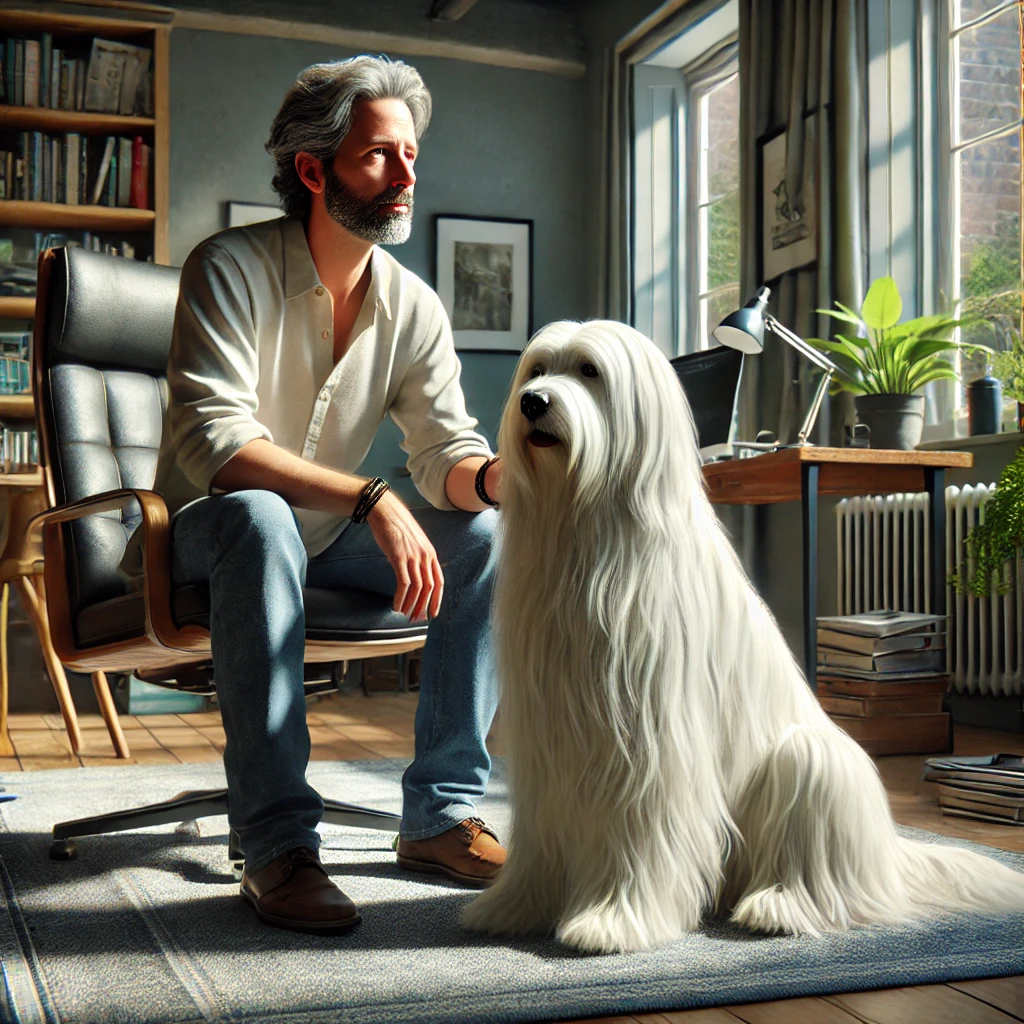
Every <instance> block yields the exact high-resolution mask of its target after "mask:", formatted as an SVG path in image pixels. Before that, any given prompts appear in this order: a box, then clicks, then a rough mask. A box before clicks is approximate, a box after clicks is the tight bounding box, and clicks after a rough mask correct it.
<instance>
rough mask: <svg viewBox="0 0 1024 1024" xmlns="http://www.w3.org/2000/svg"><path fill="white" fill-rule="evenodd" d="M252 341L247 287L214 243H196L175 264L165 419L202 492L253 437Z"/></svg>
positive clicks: (255, 360)
mask: <svg viewBox="0 0 1024 1024" xmlns="http://www.w3.org/2000/svg"><path fill="white" fill-rule="evenodd" d="M258 381H259V349H258V346H257V342H256V331H255V327H254V323H253V313H252V305H251V302H250V297H249V291H248V287H247V286H246V282H245V279H244V278H243V276H242V272H241V270H240V269H239V267H238V265H237V264H236V263H235V261H234V259H233V258H232V257H231V255H230V254H229V253H228V252H227V251H226V250H224V249H223V248H222V247H220V246H218V245H216V244H215V243H207V244H205V245H202V246H200V247H199V248H198V249H196V250H195V251H194V252H193V253H192V255H191V256H189V258H188V260H186V262H185V266H184V267H183V268H182V272H181V289H180V292H179V295H178V305H177V310H176V312H175V317H174V335H173V338H172V341H171V351H170V356H169V359H168V364H167V383H168V387H169V389H170V403H169V406H168V412H167V423H168V428H169V430H170V437H171V442H172V444H173V446H174V449H175V450H176V451H177V461H178V465H179V467H180V468H181V471H182V472H183V473H184V474H185V476H186V477H187V478H188V479H189V481H191V483H193V484H194V485H195V486H196V487H198V488H200V490H202V492H203V493H204V494H209V492H210V486H211V481H212V480H213V478H214V477H215V476H216V475H217V472H218V471H219V470H220V468H221V467H222V466H223V465H224V464H225V463H226V462H227V461H228V460H229V459H230V458H231V457H232V456H233V455H234V454H235V452H237V451H238V449H239V448H241V447H242V446H243V445H246V444H248V443H249V442H250V441H253V440H255V439H256V438H259V437H262V438H266V440H268V441H273V437H272V436H271V433H270V431H269V430H268V429H267V428H266V427H265V426H264V425H263V424H261V423H259V422H257V420H256V417H255V414H256V410H257V406H258V398H257V395H256V387H257V383H258Z"/></svg>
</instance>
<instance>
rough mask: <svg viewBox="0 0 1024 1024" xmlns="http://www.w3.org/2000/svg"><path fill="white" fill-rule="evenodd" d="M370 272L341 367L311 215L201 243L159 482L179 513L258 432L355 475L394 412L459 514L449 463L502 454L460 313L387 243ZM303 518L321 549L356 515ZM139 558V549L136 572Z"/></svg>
mask: <svg viewBox="0 0 1024 1024" xmlns="http://www.w3.org/2000/svg"><path fill="white" fill-rule="evenodd" d="M371 273H372V280H371V282H370V287H369V290H368V291H367V294H366V298H365V300H364V302H363V305H362V308H361V309H360V311H359V314H358V316H357V318H356V321H355V324H354V325H353V327H352V332H351V335H350V339H351V340H350V343H349V346H348V349H347V350H346V352H345V354H344V355H343V356H342V358H341V359H340V360H339V361H338V362H337V363H335V361H334V316H333V307H332V303H331V297H330V295H328V293H327V291H326V289H325V288H324V287H323V285H322V284H321V282H320V278H319V276H318V275H317V271H316V267H315V266H314V264H313V260H312V257H311V256H310V253H309V246H308V245H307V243H306V235H305V230H304V228H303V225H302V222H301V221H299V220H294V219H289V218H284V219H279V220H272V221H267V222H266V223H263V224H254V225H250V226H248V227H242V228H232V229H229V230H227V231H223V232H221V233H220V234H217V235H214V236H213V237H212V238H210V239H207V240H206V241H205V242H202V243H201V244H200V245H199V246H198V247H197V248H196V249H195V250H193V252H192V253H191V254H190V255H189V257H188V259H187V260H186V261H185V266H184V267H183V268H182V272H181V290H180V294H179V297H178V306H177V311H176V314H175V320H174V335H173V339H172V342H171V351H170V356H169V359H168V365H167V383H168V388H169V392H170V396H169V401H168V408H167V416H166V420H165V423H164V432H163V442H162V446H161V451H160V458H159V462H158V466H157V474H156V484H155V489H156V490H157V491H158V492H159V493H160V494H162V495H163V496H164V498H165V499H166V501H167V503H168V506H169V508H170V510H171V512H172V513H174V512H176V511H178V510H180V509H181V508H183V507H184V506H185V505H186V504H188V503H189V502H191V501H193V500H195V499H196V498H199V497H202V496H205V495H208V494H210V493H211V482H212V480H213V478H214V476H216V474H217V472H218V470H219V469H220V468H221V466H223V465H224V464H225V463H226V462H227V461H228V460H229V459H230V458H231V457H232V456H233V455H234V454H235V452H237V451H238V449H239V448H241V447H242V446H243V445H245V444H248V442H250V441H252V440H254V439H255V438H258V437H262V438H266V439H267V440H268V441H271V442H272V443H274V444H276V445H278V446H279V447H281V448H285V449H287V450H288V451H290V452H292V453H293V454H295V455H299V456H301V457H302V458H304V459H309V460H310V461H313V462H317V463H319V464H321V465H324V466H327V467H329V468H331V469H336V470H340V471H341V472H344V473H353V472H354V471H355V470H356V469H357V468H358V466H359V464H360V463H361V462H362V461H363V459H364V458H365V457H366V454H367V452H368V451H369V449H370V445H371V444H372V443H373V438H374V435H375V434H376V432H377V428H378V427H379V426H380V424H381V421H382V420H383V419H384V417H385V415H390V416H391V418H392V419H393V420H394V421H395V423H396V424H397V425H398V427H399V428H400V429H401V431H402V433H403V435H404V440H403V442H402V449H403V450H404V451H405V452H406V453H407V455H408V459H407V466H408V468H409V471H410V473H411V475H412V479H413V482H414V483H415V485H416V488H417V489H418V490H419V492H420V494H422V495H423V497H424V498H426V499H427V500H428V501H429V502H430V503H431V504H432V505H434V506H436V507H437V508H442V509H451V508H453V506H452V505H451V503H450V502H449V501H448V499H447V497H446V496H445V478H446V477H447V475H448V471H449V470H450V469H451V467H452V466H454V465H455V463H457V462H459V461H460V460H462V459H465V458H467V457H469V456H473V455H483V456H489V455H490V454H491V452H490V449H489V447H488V444H487V440H486V439H485V438H484V437H483V436H482V435H480V434H478V433H477V432H476V431H475V430H474V428H475V427H476V425H477V421H476V420H475V419H473V418H472V417H471V416H469V415H468V413H467V412H466V405H465V400H464V398H463V395H462V389H461V387H460V386H459V373H460V369H461V367H460V364H459V361H458V358H457V357H456V355H455V346H454V343H453V341H452V334H451V328H450V326H449V323H448V317H447V316H446V314H445V311H444V308H443V307H442V305H441V302H440V300H439V299H438V297H437V295H436V294H435V292H434V291H433V290H432V289H431V288H429V287H428V286H427V285H426V284H425V283H424V282H423V281H421V280H420V279H419V278H418V277H417V276H416V275H415V274H413V273H411V272H410V271H408V270H406V269H405V268H404V267H402V265H401V264H400V263H398V262H397V260H395V259H394V258H393V257H392V256H391V255H390V254H389V253H387V252H385V251H384V250H383V249H380V248H377V247H374V249H373V253H372V256H371ZM295 514H296V516H297V517H298V519H299V521H300V523H301V524H302V535H303V541H304V543H305V547H306V551H307V553H308V554H309V556H310V557H312V556H314V555H316V554H319V553H320V552H321V551H323V550H324V549H325V548H327V547H328V546H329V545H330V544H331V542H332V541H333V540H334V539H335V538H336V537H337V536H338V535H339V534H340V533H341V531H342V530H343V529H344V528H345V526H346V525H347V523H348V520H347V518H345V517H343V516H341V515H338V514H335V513H331V512H320V511H314V510H311V509H302V508H296V509H295ZM132 546H134V545H132ZM135 564H136V562H135V559H133V558H132V557H131V556H130V555H129V553H126V557H125V560H124V561H123V562H122V567H123V568H124V569H125V571H127V572H129V573H131V572H132V571H133V568H134V566H135ZM134 571H136V572H137V571H138V570H137V568H135V569H134Z"/></svg>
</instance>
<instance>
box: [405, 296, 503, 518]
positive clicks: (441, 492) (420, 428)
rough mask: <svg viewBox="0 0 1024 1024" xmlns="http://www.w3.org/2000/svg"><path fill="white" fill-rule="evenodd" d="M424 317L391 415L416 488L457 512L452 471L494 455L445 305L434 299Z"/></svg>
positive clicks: (449, 509) (438, 506)
mask: <svg viewBox="0 0 1024 1024" xmlns="http://www.w3.org/2000/svg"><path fill="white" fill-rule="evenodd" d="M428 308H429V314H428V316H427V317H425V318H424V322H425V325H424V328H423V329H422V331H420V330H419V329H418V325H417V333H418V334H419V333H422V340H421V341H420V343H419V344H418V345H416V346H415V355H414V356H413V358H412V360H411V362H410V364H409V368H408V370H407V371H406V373H405V376H404V377H403V379H402V383H401V387H400V388H399V390H398V394H397V396H396V398H395V401H394V402H393V403H392V406H391V409H390V410H389V411H390V415H391V418H392V419H393V420H394V421H395V423H396V424H397V425H398V428H399V429H400V430H401V431H402V434H403V441H402V450H403V451H404V452H406V453H407V454H408V456H409V457H408V459H407V460H406V466H407V467H408V469H409V472H410V474H411V475H412V480H413V483H414V484H415V485H416V489H417V490H418V491H419V492H420V494H422V495H423V497H424V498H426V499H427V501H429V502H430V503H431V504H432V505H433V506H434V507H435V508H440V509H445V510H447V511H452V510H454V509H455V506H454V505H453V504H452V503H451V502H450V501H449V500H448V497H447V495H446V494H445V481H446V479H447V477H448V471H449V470H450V469H451V468H452V466H454V465H455V464H456V463H457V462H461V461H462V460H463V459H466V458H470V457H471V456H474V455H482V456H485V457H488V456H490V455H491V450H490V447H489V446H488V444H487V439H486V438H485V437H484V436H483V435H482V434H478V433H477V432H476V430H475V429H474V428H475V427H476V425H477V420H475V419H474V418H473V417H472V416H470V415H469V413H468V412H466V400H465V397H464V396H463V394H462V387H461V385H460V383H459V374H460V371H461V366H460V364H459V360H458V357H457V356H456V354H455V343H454V341H453V339H452V332H451V327H450V326H449V324H448V317H447V316H446V314H445V312H444V307H443V306H442V305H441V303H440V301H438V300H437V299H436V296H434V302H433V303H431V304H430V307H428Z"/></svg>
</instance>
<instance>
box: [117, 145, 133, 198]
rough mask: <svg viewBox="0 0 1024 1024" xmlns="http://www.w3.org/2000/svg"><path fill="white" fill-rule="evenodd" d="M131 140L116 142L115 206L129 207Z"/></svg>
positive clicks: (130, 193) (130, 194) (130, 195)
mask: <svg viewBox="0 0 1024 1024" xmlns="http://www.w3.org/2000/svg"><path fill="white" fill-rule="evenodd" d="M133 148H134V146H133V143H132V140H131V139H118V140H117V205H118V206H131V197H132V167H133V163H132V149H133Z"/></svg>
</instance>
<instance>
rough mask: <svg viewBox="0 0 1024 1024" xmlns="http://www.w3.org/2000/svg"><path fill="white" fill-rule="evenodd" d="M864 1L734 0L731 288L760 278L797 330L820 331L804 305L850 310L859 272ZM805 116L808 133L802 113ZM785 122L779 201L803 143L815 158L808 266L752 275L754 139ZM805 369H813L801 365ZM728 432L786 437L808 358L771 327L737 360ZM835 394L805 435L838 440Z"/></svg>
mask: <svg viewBox="0 0 1024 1024" xmlns="http://www.w3.org/2000/svg"><path fill="white" fill-rule="evenodd" d="M865 44H866V0H740V34H739V47H740V51H739V52H740V139H741V145H742V146H743V152H742V159H741V161H740V176H741V181H740V193H741V203H742V213H741V217H742V224H741V238H742V244H741V252H742V257H741V259H742V262H741V269H740V290H741V293H742V294H743V295H744V296H745V297H747V298H749V297H750V296H751V295H753V294H754V292H755V291H756V289H757V288H758V287H759V286H760V285H761V284H767V285H768V286H769V287H770V288H771V290H772V297H771V304H770V309H771V311H772V312H773V313H774V314H775V316H777V317H778V319H779V320H780V321H781V322H782V323H783V324H784V325H785V326H787V327H789V328H790V329H791V330H792V331H794V332H795V333H796V334H798V335H800V336H801V337H828V336H829V333H828V332H829V331H830V330H831V328H830V324H829V320H828V318H827V317H822V316H819V315H818V314H816V313H815V309H819V308H827V307H830V306H831V305H832V303H833V301H834V300H836V299H838V300H839V301H840V302H844V303H846V304H847V305H850V306H854V307H857V306H858V305H859V303H860V300H861V298H862V297H863V292H864V280H865V276H866V271H867V249H866V241H867V228H866V210H867V201H866V182H867V156H866V153H867V127H866V120H867V119H866V104H867V98H866V57H865V52H866V45H865ZM812 114H816V115H817V117H816V118H815V121H816V124H817V131H816V133H815V135H814V137H813V139H812V138H811V137H809V136H805V131H804V126H805V118H807V117H808V115H812ZM781 131H785V132H786V133H787V136H786V183H787V189H788V195H789V197H790V201H791V202H796V203H799V202H801V200H802V194H801V193H802V181H803V174H802V168H803V167H804V156H805V153H804V151H805V148H806V147H807V146H812V145H813V147H814V150H815V152H813V153H812V154H811V155H812V158H813V159H814V160H816V163H817V167H818V171H817V175H816V185H817V188H816V197H815V202H816V203H817V207H818V210H817V213H818V217H817V222H818V255H817V259H816V261H815V262H814V263H810V264H808V265H806V266H803V267H799V268H796V269H794V270H791V271H789V272H787V273H785V274H782V275H781V276H779V277H778V278H776V279H775V280H771V281H763V280H759V274H760V273H761V269H760V268H761V266H762V260H761V256H760V250H761V247H762V245H763V242H762V229H761V223H760V217H761V209H762V206H761V202H762V191H763V182H762V180H761V148H762V146H763V144H764V142H765V141H766V139H769V138H772V137H773V136H775V135H776V134H777V133H779V132H781ZM812 371H813V372H812ZM743 373H744V382H743V390H742V393H741V401H740V430H739V435H738V436H739V437H741V438H745V439H749V438H752V437H753V436H754V434H755V433H756V432H757V431H758V430H759V429H765V428H767V429H769V430H772V431H774V432H775V433H776V434H777V435H778V437H779V438H780V440H782V441H783V442H787V441H792V440H794V439H795V437H796V432H797V429H798V427H799V425H800V422H801V420H802V419H803V415H804V413H805V411H806V409H807V407H808V405H809V403H810V401H811V398H812V396H813V393H814V387H815V385H816V384H817V381H818V379H819V378H818V373H819V371H817V370H816V369H814V368H813V367H810V365H809V364H808V363H807V361H806V360H804V359H803V358H802V357H800V356H799V355H798V354H797V353H796V352H795V351H793V350H792V349H791V348H790V347H789V346H788V345H785V344H784V343H783V342H782V341H781V340H780V339H779V338H777V337H775V336H774V335H768V336H767V337H766V342H765V349H764V352H763V353H762V354H761V355H760V356H758V357H756V358H748V359H747V360H746V363H745V366H744V370H743ZM852 412H853V406H852V402H851V401H850V399H849V396H847V395H840V396H837V397H836V398H834V399H832V400H831V401H830V402H829V403H827V404H826V407H825V408H823V409H822V411H821V414H820V415H819V417H818V422H817V425H816V429H815V436H814V438H813V439H814V440H815V441H817V442H818V443H819V444H833V445H838V444H841V443H842V429H843V423H844V421H848V420H850V418H851V417H852Z"/></svg>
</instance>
